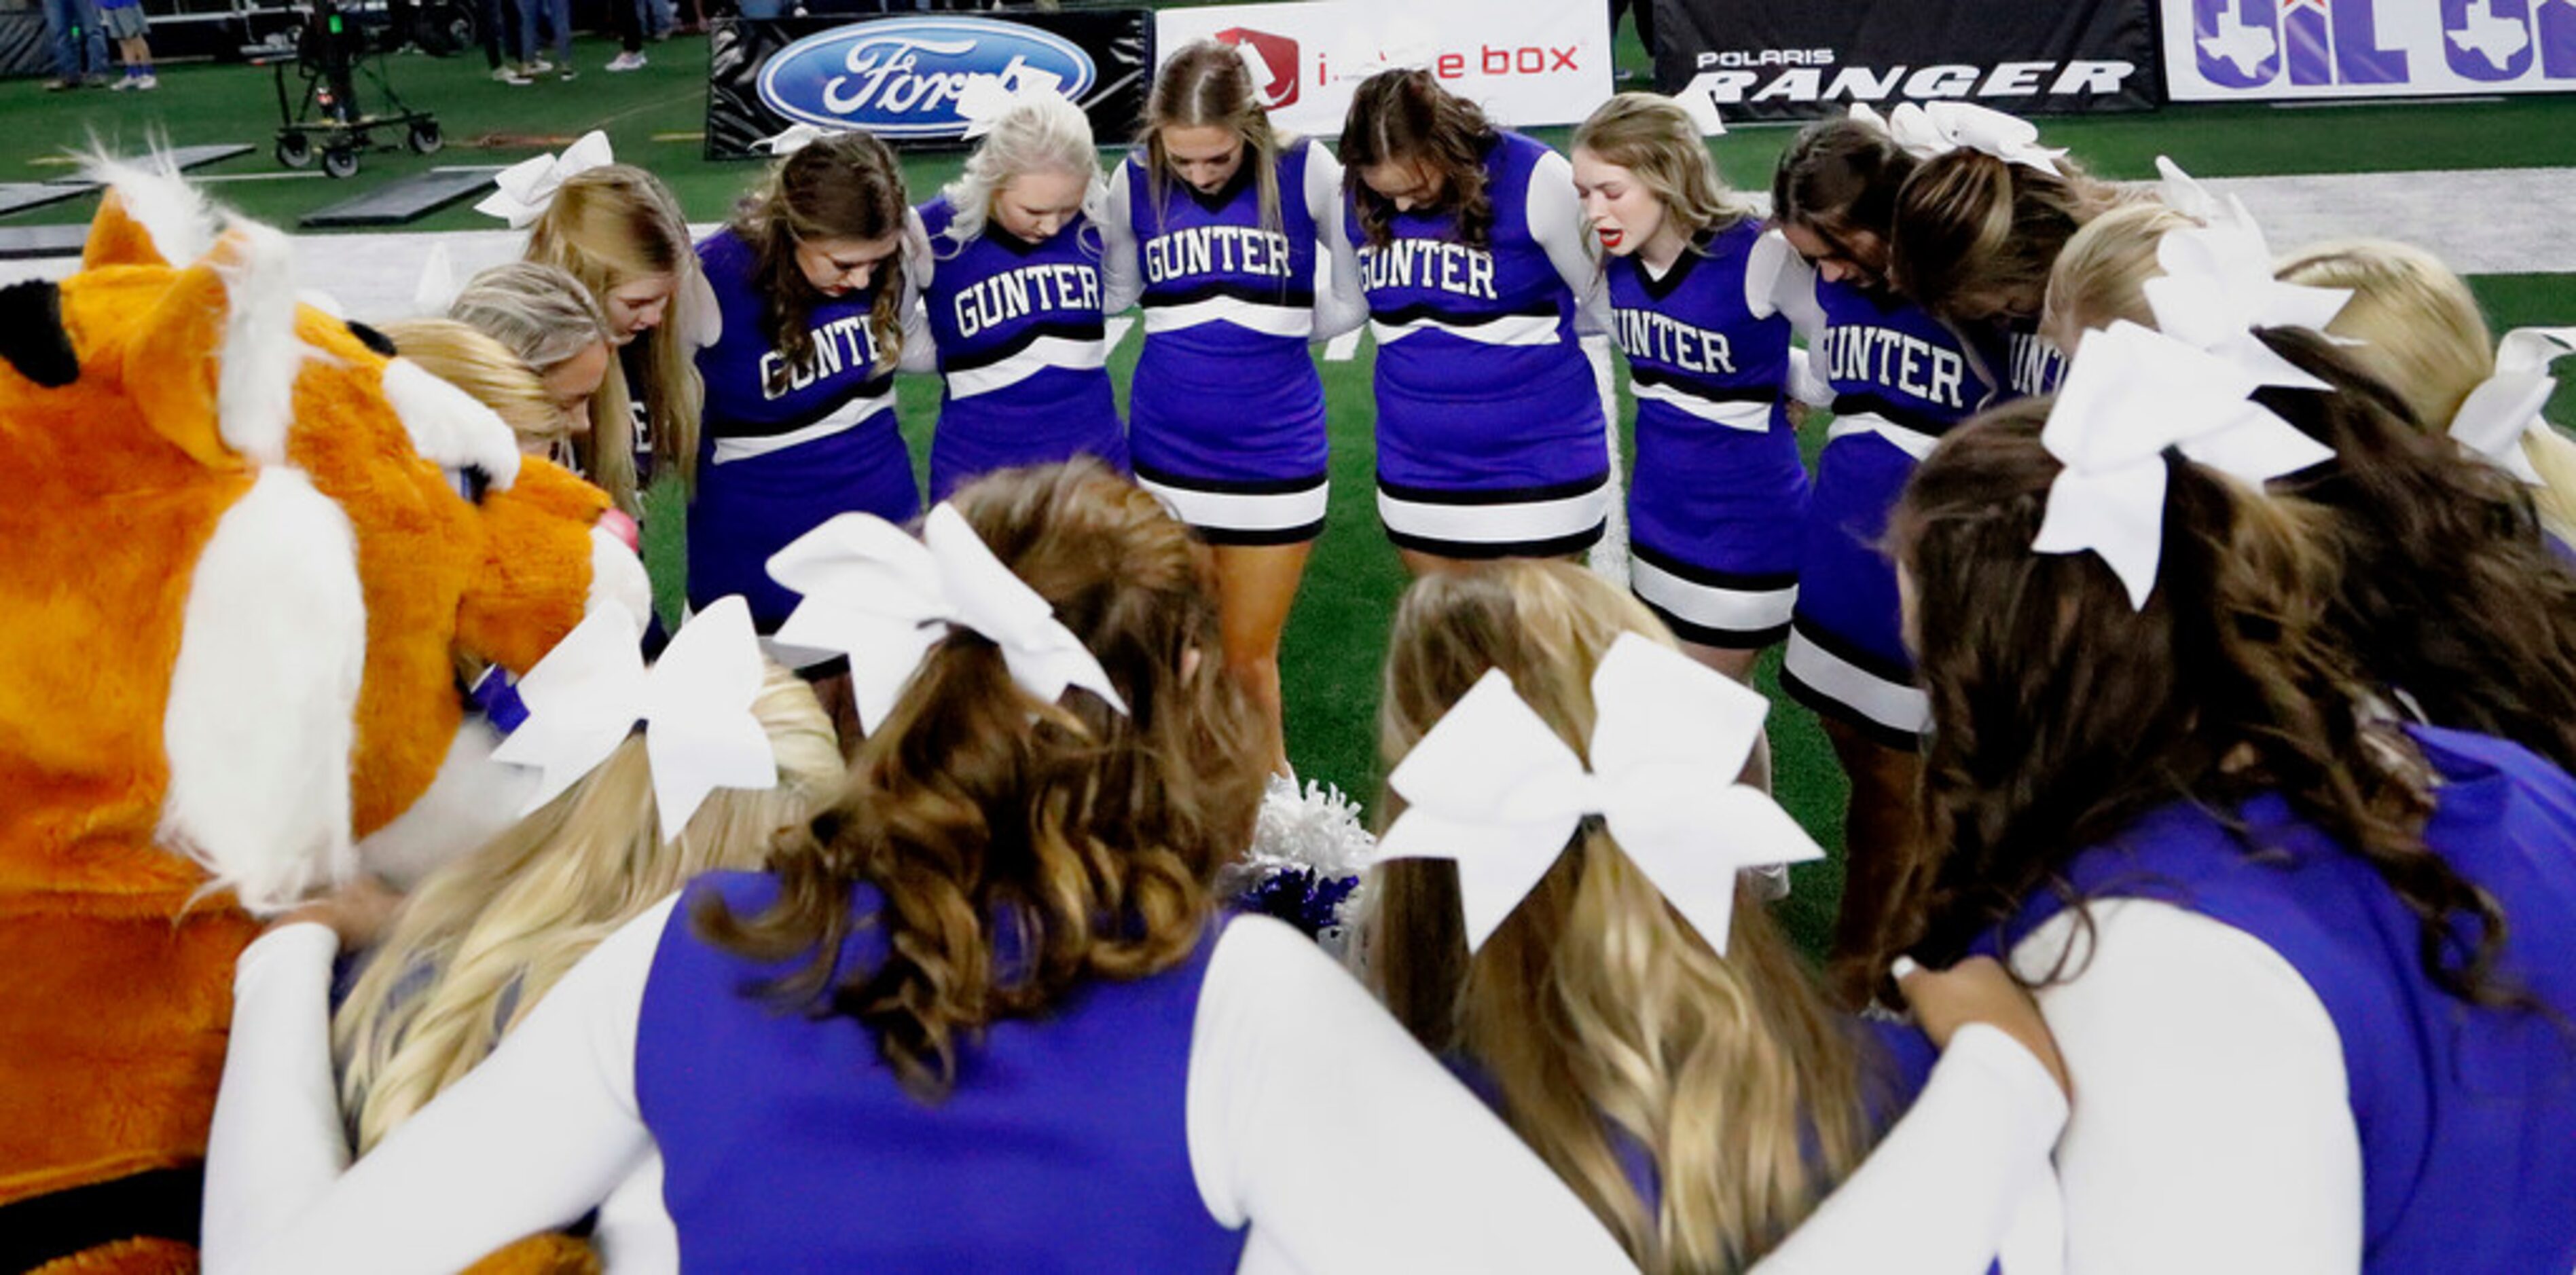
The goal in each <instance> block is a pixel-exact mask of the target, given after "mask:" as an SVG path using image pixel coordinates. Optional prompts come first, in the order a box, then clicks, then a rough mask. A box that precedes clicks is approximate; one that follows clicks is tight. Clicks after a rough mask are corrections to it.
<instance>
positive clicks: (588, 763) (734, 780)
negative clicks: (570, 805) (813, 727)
mask: <svg viewBox="0 0 2576 1275" xmlns="http://www.w3.org/2000/svg"><path fill="white" fill-rule="evenodd" d="M642 637H643V635H642V633H641V632H640V631H639V630H638V629H637V627H636V624H635V618H634V617H633V616H632V615H629V614H627V612H626V610H625V609H624V608H622V607H610V608H607V609H605V610H601V611H594V612H592V613H591V614H590V616H589V618H587V619H584V620H583V621H582V622H581V623H580V624H579V625H578V626H576V627H575V628H574V629H573V631H572V632H571V634H569V635H568V636H566V637H565V638H564V640H563V641H561V642H558V643H556V644H555V649H554V650H552V651H550V652H547V654H546V658H544V659H542V660H540V661H538V662H537V666H536V667H535V668H533V669H530V670H528V675H527V676H526V677H524V678H521V679H519V687H518V691H519V698H520V700H521V701H522V702H523V703H524V704H525V705H526V706H527V710H528V720H527V721H526V722H524V723H522V724H521V725H520V726H519V728H518V729H517V730H514V731H512V732H511V733H510V737H509V738H508V739H506V740H504V741H502V743H501V746H500V747H499V748H498V749H496V750H494V751H493V754H492V756H493V757H494V758H495V759H496V760H499V761H505V762H512V763H515V764H517V765H521V766H532V767H536V768H538V769H539V770H541V771H543V772H544V776H543V778H542V779H541V780H540V781H539V783H538V785H537V791H536V794H535V795H534V796H533V797H531V798H530V799H529V800H528V804H527V809H528V810H535V809H536V808H537V807H539V806H542V805H544V804H546V803H547V802H549V801H552V800H554V799H555V798H556V796H558V795H560V794H561V793H562V792H563V791H564V790H565V789H567V788H570V787H572V785H573V784H574V782H575V781H577V780H579V779H580V778H581V777H582V776H584V775H587V774H589V773H590V772H591V770H592V768H594V767H596V766H598V765H599V763H601V762H602V761H605V760H607V759H608V755H609V754H610V753H613V752H615V751H617V746H618V744H620V743H622V742H624V741H625V739H626V736H627V734H628V732H630V731H632V730H634V729H635V725H636V723H638V722H642V723H643V724H644V749H645V756H646V757H647V758H648V759H650V760H651V762H652V765H653V803H654V806H655V808H656V809H657V810H659V811H660V813H661V819H662V837H663V839H664V840H666V841H667V840H670V839H672V838H675V837H677V836H679V835H680V830H681V829H683V828H685V827H687V826H688V823H689V819H690V817H691V816H693V815H695V814H696V813H697V812H698V807H699V806H700V805H701V804H703V803H704V802H705V801H706V799H707V794H708V793H710V792H713V791H715V790H716V789H718V788H747V789H768V788H775V787H777V786H778V761H777V758H776V756H775V755H774V754H772V753H771V751H770V748H769V733H768V732H767V731H766V730H764V729H762V727H761V724H760V719H759V718H758V717H756V716H754V715H753V714H752V711H751V706H752V702H753V701H754V700H756V699H758V698H759V696H760V681H761V666H760V643H759V640H758V639H757V638H756V637H754V636H753V634H752V629H751V610H750V608H749V607H747V606H745V605H744V603H743V600H742V599H741V598H739V597H728V598H721V599H718V600H717V601H716V603H715V604H714V605H712V606H710V607H708V608H707V609H706V610H704V611H700V612H699V613H698V614H697V615H696V617H695V618H693V619H691V620H690V621H689V623H688V624H687V625H685V626H683V627H682V628H681V629H680V632H679V633H678V635H677V636H674V637H673V638H672V639H671V645H670V646H669V647H667V648H665V649H664V650H663V652H662V658H661V659H660V660H659V661H657V662H655V663H654V665H653V666H652V667H651V668H649V669H648V668H646V667H645V666H644V654H643V646H642Z"/></svg>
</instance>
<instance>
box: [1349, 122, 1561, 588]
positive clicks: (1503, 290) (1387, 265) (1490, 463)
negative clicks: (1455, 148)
mask: <svg viewBox="0 0 2576 1275" xmlns="http://www.w3.org/2000/svg"><path fill="white" fill-rule="evenodd" d="M1550 159H1555V155H1554V153H1553V152H1551V151H1549V150H1548V149H1547V147H1546V146H1545V145H1543V144H1541V143H1539V142H1536V141H1532V140H1531V139H1529V138H1526V137H1523V136H1521V135H1520V134H1518V133H1509V132H1506V133H1501V134H1498V135H1497V136H1496V138H1495V140H1494V143H1493V145H1492V146H1491V148H1490V149H1488V150H1487V151H1486V153H1485V161H1484V166H1485V177H1486V185H1485V190H1486V193H1487V195H1488V196H1489V197H1490V198H1491V200H1492V202H1493V209H1494V219H1493V227H1492V230H1491V233H1490V236H1489V242H1488V243H1487V244H1486V246H1484V247H1481V248H1479V247H1472V246H1469V245H1468V244H1466V243H1464V242H1462V241H1461V240H1460V239H1459V236H1458V224H1457V216H1456V214H1455V213H1454V212H1453V211H1449V210H1425V209H1420V208H1417V209H1415V210H1413V211H1410V212H1396V213H1394V214H1392V216H1391V217H1390V218H1389V220H1388V223H1387V224H1388V230H1389V233H1390V236H1391V237H1390V240H1389V242H1387V243H1385V244H1383V245H1377V244H1370V243H1369V242H1368V241H1367V237H1366V234H1365V232H1363V231H1362V229H1361V228H1360V223H1359V211H1358V206H1357V203H1356V196H1354V198H1353V199H1352V200H1346V201H1345V203H1344V208H1343V216H1344V218H1345V220H1346V222H1347V225H1348V229H1349V232H1350V237H1351V242H1352V243H1353V244H1356V245H1358V249H1357V251H1358V256H1359V264H1360V280H1361V286H1362V291H1363V294H1364V295H1365V297H1366V298H1367V301H1368V309H1369V328H1370V331H1371V333H1372V334H1373V335H1374V336H1375V337H1376V340H1377V480H1378V516H1379V518H1380V519H1381V520H1382V521H1383V522H1384V523H1385V524H1386V530H1387V537H1388V538H1389V539H1391V540H1393V541H1394V542H1395V543H1396V545H1397V546H1398V547H1401V548H1406V549H1413V550H1418V551H1420V552H1424V553H1430V554H1436V555H1439V556H1442V557H1451V558H1498V557H1509V556H1529V557H1538V556H1550V555H1559V554H1570V553H1576V552H1580V551H1581V550H1583V549H1585V548H1587V547H1589V546H1590V545H1592V544H1593V542H1595V541H1597V540H1599V539H1600V538H1601V533H1602V530H1603V528H1604V526H1605V525H1606V524H1607V521H1608V515H1609V481H1610V449H1609V443H1608V439H1607V437H1606V430H1605V428H1604V422H1603V420H1602V416H1601V399H1600V392H1599V389H1598V388H1597V386H1596V384H1595V382H1594V380H1593V376H1592V365H1591V363H1590V361H1589V360H1587V359H1585V358H1584V355H1583V351H1582V348H1581V347H1580V346H1578V345H1577V344H1576V342H1575V334H1574V318H1575V307H1576V301H1575V295H1574V291H1573V289H1572V288H1570V287H1568V286H1567V284H1566V282H1565V279H1564V278H1563V277H1562V276H1561V275H1559V274H1558V272H1557V269H1556V266H1555V264H1554V263H1553V262H1552V261H1551V259H1550V258H1549V256H1548V253H1547V248H1546V245H1545V244H1543V243H1541V242H1540V240H1539V238H1538V236H1537V234H1536V233H1534V231H1533V230H1532V227H1531V224H1530V210H1529V191H1530V190H1531V183H1532V177H1533V175H1534V174H1536V175H1538V176H1539V177H1541V178H1542V179H1543V180H1548V181H1558V180H1569V179H1566V178H1565V176H1564V174H1563V173H1562V172H1561V171H1559V172H1553V173H1544V174H1541V173H1539V172H1538V170H1539V169H1540V168H1541V166H1542V165H1543V164H1544V163H1545V162H1546V161H1548V160H1550ZM1562 165H1563V161H1562V160H1561V159H1558V160H1556V164H1555V165H1553V166H1552V167H1555V168H1558V169H1561V168H1562ZM1569 189H1570V187H1569Z"/></svg>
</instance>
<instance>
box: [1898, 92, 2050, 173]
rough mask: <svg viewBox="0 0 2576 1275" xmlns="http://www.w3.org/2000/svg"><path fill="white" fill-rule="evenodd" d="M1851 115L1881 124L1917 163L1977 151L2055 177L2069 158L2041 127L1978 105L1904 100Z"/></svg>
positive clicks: (2018, 117) (2015, 116) (2016, 116)
mask: <svg viewBox="0 0 2576 1275" xmlns="http://www.w3.org/2000/svg"><path fill="white" fill-rule="evenodd" d="M1851 117H1852V118H1853V119H1856V120H1860V121H1862V122H1864V123H1868V124H1875V125H1877V126H1878V128H1879V130H1880V131H1882V132H1884V133H1886V134H1887V135H1888V136H1889V137H1891V138H1893V139H1895V141H1896V144H1897V145H1898V146H1899V147H1901V148H1903V149H1904V150H1905V151H1906V152H1907V153H1908V154H1911V155H1913V156H1914V157H1916V158H1917V159H1930V158H1931V157H1933V156H1935V155H1941V154H1946V153H1948V152H1950V151H1954V150H1972V151H1978V152H1981V153H1983V154H1987V155H1992V156H1994V157H1995V158H1997V159H2000V160H2002V161H2004V162H2005V163H2007V164H2018V165H2020V166H2022V167H2024V168H2035V169H2038V170H2039V171H2040V172H2043V173H2055V172H2058V171H2060V170H2059V169H2058V166H2057V161H2058V160H2060V159H2063V158H2064V157H2065V155H2066V151H2065V148H2063V147H2053V146H2042V145H2040V144H2039V126H2038V125H2036V124H2033V123H2031V122H2030V121H2029V120H2026V119H2023V118H2021V117H2020V116H2018V115H2006V114H2004V113H2003V112H2002V111H1998V110H1996V109H1994V108H1993V107H1990V106H1978V105H1976V104H1975V103H1973V102H1932V103H1929V104H1925V103H1921V102H1899V103H1897V104H1896V106H1895V108H1894V109H1893V110H1891V111H1890V112H1889V113H1888V114H1886V115H1884V116H1882V115H1880V114H1879V113H1878V112H1877V111H1874V110H1871V109H1870V108H1869V107H1868V106H1867V105H1866V104H1864V103H1860V102H1854V103H1852V107H1851Z"/></svg>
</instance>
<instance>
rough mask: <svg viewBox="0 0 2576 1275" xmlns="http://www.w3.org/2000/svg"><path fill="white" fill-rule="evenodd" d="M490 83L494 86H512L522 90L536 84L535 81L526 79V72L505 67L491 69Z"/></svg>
mask: <svg viewBox="0 0 2576 1275" xmlns="http://www.w3.org/2000/svg"><path fill="white" fill-rule="evenodd" d="M492 81H493V82H494V83H496V84H512V85H517V86H519V87H522V88H525V87H526V86H528V85H531V84H534V83H536V81H535V80H532V79H529V78H528V75H527V73H526V72H524V71H521V70H520V69H519V68H517V67H515V66H507V65H504V66H496V67H494V68H492Z"/></svg>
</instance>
